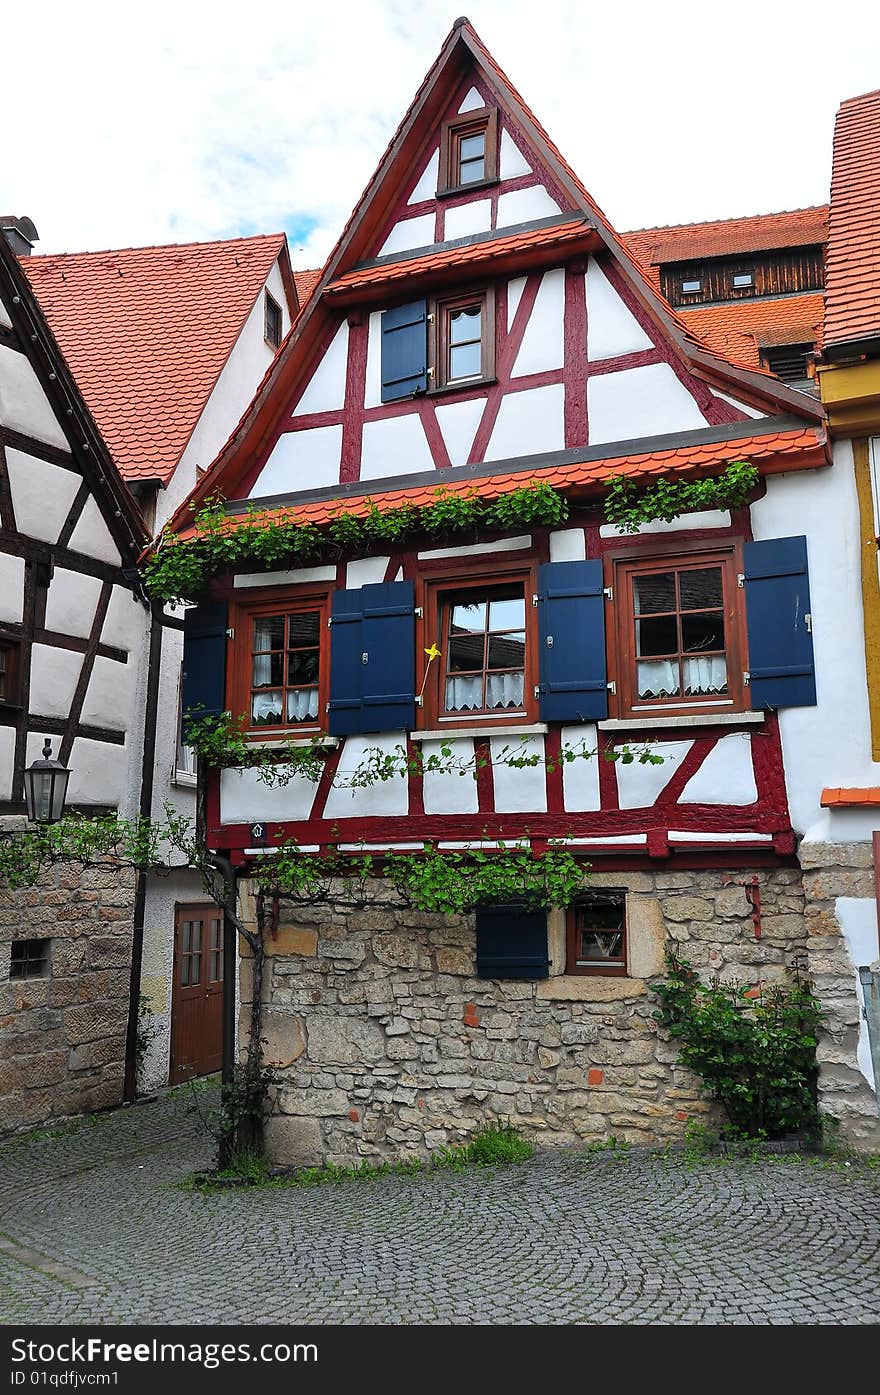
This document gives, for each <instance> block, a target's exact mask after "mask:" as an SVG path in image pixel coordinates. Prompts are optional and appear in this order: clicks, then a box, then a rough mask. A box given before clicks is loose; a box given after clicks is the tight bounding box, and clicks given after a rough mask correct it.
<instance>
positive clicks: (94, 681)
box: [82, 654, 137, 731]
mask: <svg viewBox="0 0 880 1395" xmlns="http://www.w3.org/2000/svg"><path fill="white" fill-rule="evenodd" d="M136 686H137V672H136V669H135V665H134V664H131V663H128V664H120V663H119V662H117V660H116V659H105V658H103V657H102V656H101V655H100V654H98V655H96V656H95V664H94V668H93V669H92V676H91V678H90V679H89V686H88V688H87V690H86V698H85V702H84V703H83V710H82V721H83V722H85V724H86V725H87V726H95V727H109V728H110V729H111V730H112V731H125V730H127V729H128V728H129V727H130V726H131V724H132V719H133V716H134V712H133V707H134V696H135V689H136Z"/></svg>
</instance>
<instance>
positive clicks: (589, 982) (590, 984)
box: [536, 974, 648, 1003]
mask: <svg viewBox="0 0 880 1395" xmlns="http://www.w3.org/2000/svg"><path fill="white" fill-rule="evenodd" d="M647 991H648V989H647V985H646V983H645V982H644V980H643V979H640V978H600V977H599V976H598V975H597V977H596V978H590V977H588V976H587V975H586V974H581V975H579V976H577V977H575V976H574V975H572V976H571V977H567V978H562V977H560V978H545V979H541V980H540V981H539V982H538V984H537V991H536V997H537V999H538V1001H539V1002H561V1003H613V1002H617V1001H619V1000H620V999H623V998H641V997H644V995H645V994H646V993H647Z"/></svg>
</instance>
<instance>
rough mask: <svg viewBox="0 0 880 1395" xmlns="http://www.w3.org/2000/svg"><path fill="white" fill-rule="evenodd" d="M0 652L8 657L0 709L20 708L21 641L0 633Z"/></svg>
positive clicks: (13, 636)
mask: <svg viewBox="0 0 880 1395" xmlns="http://www.w3.org/2000/svg"><path fill="white" fill-rule="evenodd" d="M0 650H5V651H6V652H7V654H8V655H9V661H8V664H7V668H6V694H5V696H3V697H0V707H21V640H20V639H19V638H18V636H16V635H9V634H3V633H0Z"/></svg>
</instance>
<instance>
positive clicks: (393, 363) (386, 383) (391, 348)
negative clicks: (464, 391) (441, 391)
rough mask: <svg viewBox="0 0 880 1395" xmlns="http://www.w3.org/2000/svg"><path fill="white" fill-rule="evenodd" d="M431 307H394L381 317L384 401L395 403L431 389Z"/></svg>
mask: <svg viewBox="0 0 880 1395" xmlns="http://www.w3.org/2000/svg"><path fill="white" fill-rule="evenodd" d="M427 311H428V307H427V304H426V302H425V301H424V300H414V301H412V303H411V304H410V305H395V307H394V309H393V310H386V311H385V313H384V315H383V316H382V401H383V402H396V401H397V400H398V398H401V397H411V396H412V394H413V393H414V392H425V391H426V390H427V387H428V325H427Z"/></svg>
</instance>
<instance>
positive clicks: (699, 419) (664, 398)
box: [587, 363, 706, 446]
mask: <svg viewBox="0 0 880 1395" xmlns="http://www.w3.org/2000/svg"><path fill="white" fill-rule="evenodd" d="M587 415H588V417H589V422H590V445H591V446H594V445H599V444H600V443H601V442H602V441H628V440H632V439H633V438H635V437H639V436H659V435H662V434H663V433H664V432H667V431H668V432H672V431H695V430H697V429H698V428H699V427H701V426H705V425H706V419H705V417H704V416H703V414H702V412H701V411H700V409H699V407H698V406H697V404H696V402H695V401H694V399H693V397H691V394H690V393H689V392H688V390H687V388H685V387H683V386H682V384H681V383H680V382H679V381H678V378H676V376H675V374H674V373H673V371H672V369H671V368H670V367H669V364H668V363H649V364H647V365H646V366H645V367H644V368H625V369H623V370H622V372H620V373H600V374H599V375H598V376H597V377H590V378H588V379H587Z"/></svg>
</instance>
